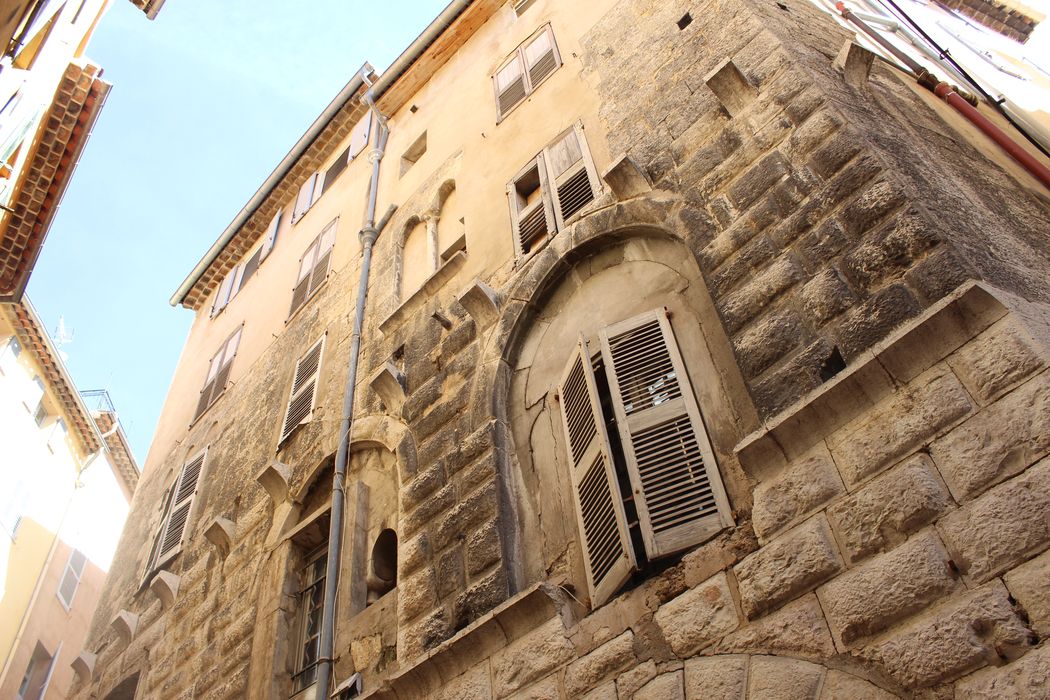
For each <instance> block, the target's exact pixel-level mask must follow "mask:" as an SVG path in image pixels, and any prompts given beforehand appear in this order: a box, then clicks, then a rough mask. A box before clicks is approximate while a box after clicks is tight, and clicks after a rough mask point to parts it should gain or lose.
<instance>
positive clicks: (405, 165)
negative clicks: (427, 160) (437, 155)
mask: <svg viewBox="0 0 1050 700" xmlns="http://www.w3.org/2000/svg"><path fill="white" fill-rule="evenodd" d="M426 152H427V132H425V131H424V132H423V133H422V134H420V135H419V136H418V137H417V138H416V140H415V141H413V142H412V145H411V146H409V147H408V150H406V151H405V152H404V153H403V154H402V155H401V174H400V175H399V177H404V175H405V173H407V172H408V170H409V168H411V167H412V166H413V165H415V164H416V161H418V160H419V159H420V158H422V157H423V154H424V153H426Z"/></svg>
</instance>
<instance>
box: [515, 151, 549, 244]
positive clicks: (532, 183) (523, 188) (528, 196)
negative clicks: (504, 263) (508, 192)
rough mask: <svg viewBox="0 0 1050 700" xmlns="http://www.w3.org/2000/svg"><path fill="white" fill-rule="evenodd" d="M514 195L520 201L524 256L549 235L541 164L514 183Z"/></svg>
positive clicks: (537, 164)
mask: <svg viewBox="0 0 1050 700" xmlns="http://www.w3.org/2000/svg"><path fill="white" fill-rule="evenodd" d="M514 194H515V195H516V196H517V199H518V212H519V214H518V221H519V222H520V223H519V228H520V236H521V238H520V240H521V251H522V253H523V254H524V253H528V252H529V251H530V250H531V249H532V246H533V244H534V243H536V241H538V240H542V239H543V237H544V236H546V235H547V214H546V211H545V210H544V207H543V188H542V187H540V169H539V163H535V164H533V166H532V167H531V168H529V169H528V171H526V172H525V174H524V175H522V176H521V177H519V178H518V179H517V180H515V181H514Z"/></svg>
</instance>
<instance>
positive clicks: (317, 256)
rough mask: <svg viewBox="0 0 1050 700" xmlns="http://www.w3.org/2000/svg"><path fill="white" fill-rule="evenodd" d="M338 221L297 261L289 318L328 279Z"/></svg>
mask: <svg viewBox="0 0 1050 700" xmlns="http://www.w3.org/2000/svg"><path fill="white" fill-rule="evenodd" d="M337 222H338V219H336V220H335V221H333V222H332V223H330V224H328V225H327V226H325V228H324V230H323V231H321V234H320V235H319V236H318V237H317V238H315V239H314V240H313V242H312V243H311V244H310V246H309V247H308V248H307V249H306V252H305V253H303V257H302V258H301V259H300V260H299V274H298V275H297V276H296V278H295V287H294V288H293V289H292V308H291V309H290V310H289V312H288V315H289V316H291V315H292V314H294V313H295V312H296V311H298V310H299V307H300V306H302V305H303V304H305V303H306V300H307V299H309V298H310V297H311V296H313V295H314V292H316V291H317V289H318V288H319V287H320V286H321V284H322V283H323V282H324V281H325V280H326V279H328V268H329V266H330V264H331V262H332V247H333V246H334V245H335V234H336V223H337Z"/></svg>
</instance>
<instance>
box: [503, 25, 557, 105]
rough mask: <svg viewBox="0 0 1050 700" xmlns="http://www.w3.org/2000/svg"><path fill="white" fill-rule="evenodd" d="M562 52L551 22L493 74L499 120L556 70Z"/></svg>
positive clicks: (515, 51) (516, 50)
mask: <svg viewBox="0 0 1050 700" xmlns="http://www.w3.org/2000/svg"><path fill="white" fill-rule="evenodd" d="M560 65H561V54H559V53H558V46H557V44H556V43H555V41H554V32H553V31H552V30H551V27H550V25H549V24H547V25H544V26H543V27H541V28H540V29H539V30H538V31H537V32H536V33H535V34H533V35H532V36H531V37H529V38H528V39H527V40H526V41H525V42H524V43H523V44H522V45H521V46H519V47H518V48H516V49H515V50H514V53H513V54H511V55H510V56H509V57H508V58H507V60H506V61H504V62H503V65H501V66H500V67H499V70H497V71H496V73H495V75H493V76H492V84H493V87H494V89H495V92H496V111H497V116H496V122H497V123H499V122H500V121H502V120H503V118H504V117H505V116H506V115H507V114H508V113H509V112H510V111H511V110H512V109H514V108H515V107H516V106H518V105H519V104H520V103H521V102H522V101H524V100H525V98H526V97H528V96H529V95H530V94H532V92H533V91H534V90H535V89H536V88H537V87H538V86H539V84H540V83H542V82H543V81H544V80H546V79H547V77H548V76H550V74H551V73H553V72H554V71H556V70H557V69H558V67H559V66H560Z"/></svg>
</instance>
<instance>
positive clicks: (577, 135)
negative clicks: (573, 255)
mask: <svg viewBox="0 0 1050 700" xmlns="http://www.w3.org/2000/svg"><path fill="white" fill-rule="evenodd" d="M546 154H547V170H548V174H549V179H550V182H551V193H552V195H553V198H554V212H555V216H556V217H557V220H558V228H559V229H561V228H564V226H565V222H566V221H568V220H569V219H570V218H572V216H573V214H575V213H576V212H578V211H580V210H581V209H583V208H584V207H585V206H587V205H588V204H590V203H591V202H592V201H594V198H595V196H596V192H597V178H596V177H594V174H593V170H594V166H593V165H592V164H591V163H590V155H589V154H588V153H587V148H586V142H585V141H584V140H583V130H582V129H581V128H580V126H579V125H577V126H574V127H573V128H572V129H570V130H569V131H568V132H566V133H565V135H564V136H563V137H562V138H560V139H558V141H556V142H555V143H554V144H552V145H551V146H549V147H548V148H547V149H546Z"/></svg>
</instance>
